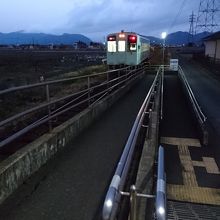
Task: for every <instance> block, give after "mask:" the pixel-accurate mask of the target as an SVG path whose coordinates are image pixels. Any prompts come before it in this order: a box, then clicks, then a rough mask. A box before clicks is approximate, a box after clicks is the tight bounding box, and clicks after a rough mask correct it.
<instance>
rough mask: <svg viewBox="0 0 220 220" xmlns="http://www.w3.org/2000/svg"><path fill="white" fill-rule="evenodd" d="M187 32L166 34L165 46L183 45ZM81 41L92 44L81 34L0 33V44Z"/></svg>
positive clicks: (201, 35)
mask: <svg viewBox="0 0 220 220" xmlns="http://www.w3.org/2000/svg"><path fill="white" fill-rule="evenodd" d="M209 34H210V33H209V32H203V33H199V34H197V35H195V36H194V39H195V43H198V44H201V42H202V38H204V37H206V36H208V35H209ZM189 36H190V35H189V33H188V32H182V31H178V32H175V33H171V34H168V36H167V38H166V44H167V45H183V44H187V43H188V39H189ZM148 38H149V39H150V41H151V43H153V44H160V43H162V42H163V40H162V39H160V38H157V37H153V36H148ZM78 41H82V42H84V43H86V44H90V42H92V41H91V40H90V39H89V38H88V37H86V36H84V35H81V34H62V35H53V34H44V33H24V32H23V31H18V32H12V33H7V34H6V33H0V44H14V45H16V44H19V45H20V44H41V45H48V44H73V43H74V42H78Z"/></svg>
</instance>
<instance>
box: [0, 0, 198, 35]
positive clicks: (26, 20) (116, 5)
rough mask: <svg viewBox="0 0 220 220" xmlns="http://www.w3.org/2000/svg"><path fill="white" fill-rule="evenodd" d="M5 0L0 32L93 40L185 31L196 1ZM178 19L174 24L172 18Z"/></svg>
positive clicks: (2, 5) (196, 5)
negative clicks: (122, 32) (117, 34)
mask: <svg viewBox="0 0 220 220" xmlns="http://www.w3.org/2000/svg"><path fill="white" fill-rule="evenodd" d="M181 4H182V1H176V0H166V1H164V0H62V1H61V0H38V1H36V0H32V1H30V0H19V1H16V0H7V1H4V2H3V3H2V4H1V8H0V26H1V31H3V32H9V31H16V30H21V29H22V30H25V31H29V32H30V31H37V32H46V33H56V34H61V33H63V32H66V33H82V34H85V35H87V36H89V37H92V38H95V39H102V38H103V36H104V35H107V34H109V33H111V32H116V31H120V30H122V29H123V30H125V31H135V32H138V33H142V34H146V35H156V36H159V34H160V33H161V31H164V30H166V31H167V30H169V28H170V25H171V23H175V25H174V27H173V28H172V31H174V30H177V28H178V29H181V27H182V28H184V29H186V27H187V25H188V26H189V24H188V18H189V14H190V13H191V11H192V10H195V12H196V10H197V8H198V5H199V0H194V1H190V0H185V5H184V7H183V8H181V10H180V13H179V15H178V16H177V13H178V11H179V8H180V6H181ZM175 17H177V19H176V21H175V22H174V18H175Z"/></svg>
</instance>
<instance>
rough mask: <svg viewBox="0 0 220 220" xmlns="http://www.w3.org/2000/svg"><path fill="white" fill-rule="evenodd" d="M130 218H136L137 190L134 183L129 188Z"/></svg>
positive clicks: (134, 219) (133, 219)
mask: <svg viewBox="0 0 220 220" xmlns="http://www.w3.org/2000/svg"><path fill="white" fill-rule="evenodd" d="M130 207H131V208H130V210H131V211H130V220H136V218H137V190H136V187H135V185H132V186H131V188H130Z"/></svg>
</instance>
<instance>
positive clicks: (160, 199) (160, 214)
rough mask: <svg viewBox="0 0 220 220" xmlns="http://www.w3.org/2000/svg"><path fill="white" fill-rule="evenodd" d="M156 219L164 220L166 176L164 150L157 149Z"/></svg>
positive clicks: (165, 213)
mask: <svg viewBox="0 0 220 220" xmlns="http://www.w3.org/2000/svg"><path fill="white" fill-rule="evenodd" d="M155 207H156V219H157V220H165V219H166V215H167V211H166V175H165V168H164V148H163V147H162V146H160V147H159V153H158V167H157V188H156V204H155Z"/></svg>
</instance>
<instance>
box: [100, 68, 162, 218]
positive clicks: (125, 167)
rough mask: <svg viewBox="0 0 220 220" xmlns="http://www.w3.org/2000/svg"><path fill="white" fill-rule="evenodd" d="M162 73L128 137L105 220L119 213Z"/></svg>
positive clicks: (111, 186)
mask: <svg viewBox="0 0 220 220" xmlns="http://www.w3.org/2000/svg"><path fill="white" fill-rule="evenodd" d="M160 71H161V68H159V69H158V71H157V75H156V77H155V79H154V81H153V84H152V86H151V88H150V90H149V92H148V94H147V96H146V98H145V100H144V102H143V104H142V106H141V108H140V110H139V112H138V115H137V117H136V119H135V122H134V124H133V127H132V130H131V132H130V135H129V137H128V140H127V143H126V145H125V147H124V150H123V153H122V155H121V158H120V160H119V162H118V165H117V168H116V170H115V174H114V176H113V178H112V181H111V184H110V186H109V188H108V191H107V194H106V197H105V201H104V206H103V210H102V218H103V219H104V220H109V219H114V217H115V215H116V213H117V208H118V204H119V202H120V199H121V193H120V192H121V191H122V189H123V188H124V185H125V181H126V178H127V174H128V171H129V168H130V165H131V161H132V157H133V153H134V150H135V145H136V141H137V137H138V134H139V131H140V128H141V126H142V123H143V120H144V116H145V114H146V109H147V108H148V106H149V104H150V99H151V97H152V94H153V92H154V88H155V86H156V83H157V81H158V80H159V76H160Z"/></svg>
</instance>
